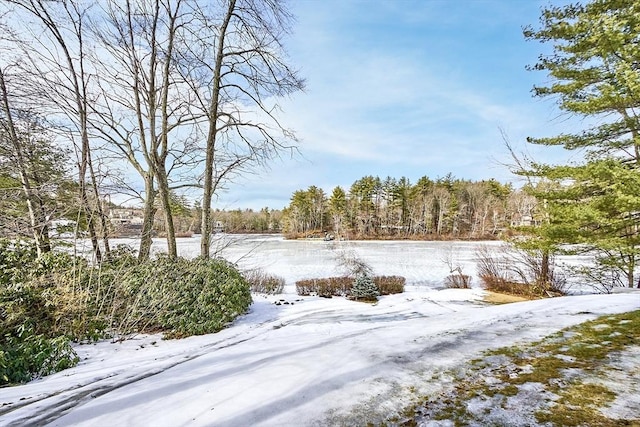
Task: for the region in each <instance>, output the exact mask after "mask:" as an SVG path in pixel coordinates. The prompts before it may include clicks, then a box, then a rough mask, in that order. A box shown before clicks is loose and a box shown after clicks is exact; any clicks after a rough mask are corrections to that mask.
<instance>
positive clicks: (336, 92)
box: [215, 0, 576, 209]
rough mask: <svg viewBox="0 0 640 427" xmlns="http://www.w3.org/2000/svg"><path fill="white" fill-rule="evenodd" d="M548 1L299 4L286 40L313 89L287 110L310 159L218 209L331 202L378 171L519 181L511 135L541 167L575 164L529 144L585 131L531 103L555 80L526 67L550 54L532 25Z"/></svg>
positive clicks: (549, 107) (233, 192)
mask: <svg viewBox="0 0 640 427" xmlns="http://www.w3.org/2000/svg"><path fill="white" fill-rule="evenodd" d="M553 3H554V4H558V1H554V2H553ZM548 4H549V2H548V1H538V0H395V1H394V0H295V1H291V3H290V6H291V9H292V11H293V13H294V14H295V15H296V18H297V22H296V23H295V26H294V34H293V35H292V36H291V38H289V39H288V40H286V41H285V44H286V46H287V49H288V53H289V55H290V62H291V63H292V64H293V65H294V67H296V68H298V69H300V72H301V75H302V76H303V77H304V78H306V80H307V89H306V91H305V93H298V94H296V95H295V96H293V97H292V98H291V99H287V100H284V102H281V105H282V108H283V113H282V115H281V117H282V120H283V122H284V123H285V125H286V126H288V127H291V128H293V129H294V130H295V131H296V134H297V136H298V137H299V138H300V139H301V144H300V154H299V155H297V156H294V157H293V158H289V157H288V156H285V157H283V159H281V160H278V161H275V162H273V163H272V164H271V167H270V169H269V170H266V171H258V173H257V174H255V175H252V176H248V177H245V178H242V179H240V180H238V181H237V182H236V183H234V184H233V185H231V186H229V189H228V191H227V192H225V193H222V194H220V197H219V200H218V201H217V203H216V205H215V207H218V208H225V209H233V208H253V209H260V208H262V207H269V208H272V209H282V208H283V207H285V206H287V205H288V203H289V199H290V197H291V195H292V193H293V192H294V191H295V190H299V189H306V188H307V187H309V186H310V185H315V186H318V187H320V188H322V189H324V190H325V192H326V193H327V194H330V193H331V191H332V189H333V188H334V187H335V186H338V185H339V186H342V187H343V188H344V189H345V190H348V188H349V187H350V185H351V184H352V183H353V182H354V181H355V180H357V179H360V178H362V177H363V176H366V175H374V176H375V175H378V176H380V177H381V178H384V177H386V176H392V177H395V178H400V177H402V176H406V177H407V178H409V179H410V180H411V182H412V183H415V182H416V181H417V179H418V178H420V177H421V176H425V175H426V176H429V177H430V178H432V179H435V178H438V177H442V176H445V175H446V174H447V173H452V174H453V175H454V176H455V177H458V178H464V179H473V180H481V179H489V178H496V179H498V180H500V181H502V182H507V181H515V182H516V183H517V178H515V177H513V176H512V175H511V174H510V173H509V171H508V168H507V167H505V166H503V165H502V164H501V163H504V162H508V161H509V156H508V154H507V152H506V149H505V147H504V144H503V142H502V138H501V134H500V129H503V130H504V131H505V132H506V134H507V135H508V137H509V139H510V140H511V142H512V143H513V145H514V146H516V147H517V149H518V150H522V151H527V153H528V154H529V155H530V156H532V157H534V158H535V159H537V160H541V161H553V160H555V159H558V158H566V155H564V154H563V153H562V152H561V151H560V150H558V149H550V148H543V147H531V146H526V144H525V142H524V141H525V139H526V137H527V136H548V135H554V134H557V133H560V132H562V131H567V130H569V127H570V126H572V125H573V126H575V123H576V121H575V120H567V118H566V117H564V116H562V115H561V114H560V112H559V111H558V110H557V108H556V106H555V104H554V102H553V100H541V99H536V98H533V97H532V95H531V89H532V87H533V86H534V84H543V83H545V82H546V81H547V76H546V75H545V74H544V73H542V72H532V71H527V70H526V69H525V67H526V65H528V64H533V63H535V61H536V58H537V57H538V55H540V54H541V53H544V52H548V51H549V49H550V47H549V46H546V45H541V44H539V43H538V42H532V41H529V42H528V41H526V40H525V39H524V37H523V36H522V27H523V26H525V25H529V24H532V25H534V26H537V24H538V18H539V15H540V10H541V7H543V6H547V5H548ZM574 130H575V129H574Z"/></svg>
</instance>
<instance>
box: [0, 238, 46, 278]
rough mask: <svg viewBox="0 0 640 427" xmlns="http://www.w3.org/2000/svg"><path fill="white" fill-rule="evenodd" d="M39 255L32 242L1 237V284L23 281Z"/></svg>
mask: <svg viewBox="0 0 640 427" xmlns="http://www.w3.org/2000/svg"><path fill="white" fill-rule="evenodd" d="M37 257H38V252H37V251H36V245H35V244H33V243H31V242H25V241H21V240H19V241H11V240H9V239H0V285H5V286H6V285H8V284H10V283H14V282H20V281H23V280H24V279H25V277H26V276H27V275H28V274H29V267H30V266H31V265H32V264H33V263H34V261H35V260H36V259H37Z"/></svg>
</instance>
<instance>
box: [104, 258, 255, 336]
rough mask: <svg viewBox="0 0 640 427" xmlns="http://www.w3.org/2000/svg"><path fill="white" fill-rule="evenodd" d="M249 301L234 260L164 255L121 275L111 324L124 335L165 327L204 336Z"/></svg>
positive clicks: (176, 332)
mask: <svg viewBox="0 0 640 427" xmlns="http://www.w3.org/2000/svg"><path fill="white" fill-rule="evenodd" d="M250 304H251V291H250V286H249V284H248V283H247V281H246V280H245V279H244V278H243V277H242V275H241V274H240V272H239V271H238V270H237V269H236V268H235V267H234V266H233V265H232V264H230V263H228V262H226V261H224V260H221V259H214V260H206V259H195V260H186V259H183V258H178V259H176V260H171V259H169V258H166V257H160V258H158V259H155V260H152V261H149V262H147V263H143V264H140V265H138V266H136V267H134V268H132V269H130V270H128V271H127V272H126V273H125V275H124V276H123V277H122V278H121V280H120V283H119V284H117V292H116V296H115V299H114V318H113V322H112V324H114V325H115V326H116V329H117V330H118V332H120V333H124V334H128V333H133V332H141V331H153V330H161V331H164V332H165V336H167V337H184V336H190V335H201V334H207V333H212V332H217V331H219V330H221V329H222V328H223V327H224V326H225V325H226V324H227V323H229V322H231V321H232V320H233V319H235V318H236V317H237V316H238V315H240V314H243V313H245V312H246V311H247V309H248V308H249V305H250Z"/></svg>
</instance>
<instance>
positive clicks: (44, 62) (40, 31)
mask: <svg viewBox="0 0 640 427" xmlns="http://www.w3.org/2000/svg"><path fill="white" fill-rule="evenodd" d="M7 3H9V4H12V5H16V6H18V7H19V8H20V9H21V10H22V12H23V13H24V12H26V14H27V15H28V17H29V19H33V20H34V21H33V22H29V24H34V25H28V24H27V25H25V24H24V23H23V28H22V29H24V27H28V28H29V29H30V31H31V34H30V35H31V37H30V38H29V39H28V40H25V39H14V43H15V45H16V46H17V47H18V48H19V49H20V50H21V57H20V61H21V62H20V63H21V64H22V65H23V68H24V71H25V75H29V76H30V79H29V80H28V81H25V84H30V85H31V89H32V96H33V99H34V102H36V103H37V104H38V105H39V106H40V107H41V108H43V109H46V108H48V109H50V110H51V111H52V112H53V113H54V114H59V115H61V116H65V117H66V118H67V119H68V121H69V122H70V126H71V127H72V130H73V131H74V133H75V134H76V135H77V136H78V139H79V142H77V144H76V147H77V151H78V161H77V166H78V181H79V196H80V200H81V204H82V206H83V207H84V209H85V213H86V216H87V225H88V231H89V236H90V238H91V242H92V246H93V250H94V254H95V257H96V259H97V260H98V261H100V260H101V258H102V251H101V249H100V246H99V244H98V232H97V230H99V231H100V235H101V236H100V237H101V238H102V242H103V245H104V251H105V253H106V254H107V255H108V254H109V240H108V220H107V218H106V215H105V212H104V211H103V208H102V201H101V196H100V192H99V189H98V187H99V183H98V179H97V177H96V173H95V170H94V165H93V158H92V153H91V145H90V140H89V118H88V115H89V104H90V100H89V98H88V89H89V85H90V79H91V75H90V73H89V70H88V69H87V63H86V55H87V46H86V44H85V31H86V23H87V19H88V16H89V13H90V6H86V5H85V3H84V2H81V1H73V0H69V1H64V2H49V1H43V0H7ZM17 21H18V22H20V21H21V20H20V19H18V20H17ZM96 221H97V223H96Z"/></svg>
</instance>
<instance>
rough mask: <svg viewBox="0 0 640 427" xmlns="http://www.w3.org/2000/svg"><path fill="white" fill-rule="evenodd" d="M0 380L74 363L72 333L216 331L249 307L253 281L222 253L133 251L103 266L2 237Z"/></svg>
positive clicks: (78, 336)
mask: <svg viewBox="0 0 640 427" xmlns="http://www.w3.org/2000/svg"><path fill="white" fill-rule="evenodd" d="M0 262H2V266H3V269H2V270H1V271H0V272H1V274H2V275H1V276H0V331H2V332H1V333H2V335H0V381H1V382H2V384H7V383H14V382H20V381H26V380H29V379H31V378H34V377H37V376H41V375H47V374H49V373H52V372H56V371H57V370H60V369H64V368H66V367H69V366H73V364H75V363H76V362H77V360H76V356H75V353H74V352H73V350H72V349H71V347H70V345H69V342H70V340H74V341H82V340H90V341H92V340H97V339H100V338H104V337H106V336H111V337H115V338H122V337H126V336H127V335H128V334H131V333H136V332H159V331H163V332H165V336H167V337H182V336H188V335H194V334H205V333H211V332H216V331H219V330H220V329H222V328H223V327H224V326H225V325H227V324H228V323H229V322H231V321H232V320H233V319H235V318H236V317H237V316H238V315H239V314H242V313H244V312H246V311H247V309H248V307H249V305H250V304H251V293H250V287H249V284H248V283H247V282H246V280H245V279H244V278H243V277H242V276H241V275H240V273H239V272H238V271H237V269H236V268H235V267H234V266H233V265H231V264H229V263H228V262H226V261H223V260H204V259H196V260H186V259H182V258H179V259H176V260H171V259H169V258H167V257H159V258H157V259H154V260H150V261H148V262H144V263H139V262H138V261H137V259H135V256H134V255H133V253H132V252H131V251H128V250H126V248H124V249H122V250H118V251H115V252H114V253H112V255H111V257H110V258H109V259H108V260H105V261H104V262H103V263H102V264H100V265H98V266H91V265H89V264H88V263H87V262H86V261H85V260H84V259H81V258H75V257H73V256H72V255H69V254H65V253H60V252H51V253H48V254H44V255H42V256H41V257H40V258H37V257H36V255H35V250H32V247H31V246H29V245H28V244H22V243H7V242H6V241H3V242H0Z"/></svg>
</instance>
